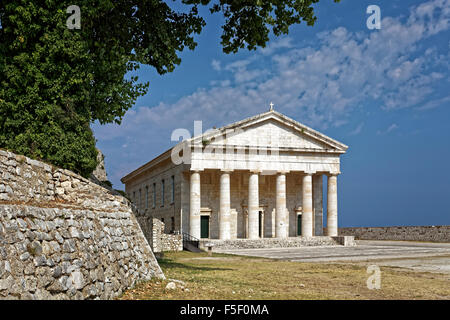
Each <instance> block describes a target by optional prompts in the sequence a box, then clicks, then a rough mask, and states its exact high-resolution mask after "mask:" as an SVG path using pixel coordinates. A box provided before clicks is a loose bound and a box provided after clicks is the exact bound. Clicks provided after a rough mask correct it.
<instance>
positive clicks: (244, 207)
mask: <svg viewBox="0 0 450 320" xmlns="http://www.w3.org/2000/svg"><path fill="white" fill-rule="evenodd" d="M347 148H348V147H347V146H346V145H345V144H343V143H341V142H338V141H336V140H334V139H332V138H330V137H327V136H326V135H324V134H322V133H320V132H318V131H315V130H313V129H311V128H309V127H307V126H305V125H303V124H301V123H299V122H297V121H295V120H293V119H290V118H288V117H286V116H285V115H283V114H281V113H279V112H277V111H274V110H272V109H271V110H270V111H268V112H265V113H262V114H259V115H257V116H254V117H251V118H247V119H245V120H242V121H239V122H236V123H233V124H230V125H228V126H225V127H222V128H220V129H215V130H212V131H208V132H206V133H203V134H200V135H197V136H194V137H193V138H190V139H187V140H185V141H184V142H180V143H179V144H177V145H176V146H174V147H173V148H171V149H169V150H167V151H166V152H164V153H163V154H161V155H160V156H158V157H156V158H155V159H153V160H151V161H150V162H148V163H146V164H145V165H143V166H141V167H139V168H138V169H136V170H134V171H133V172H131V173H129V174H128V175H126V176H125V177H123V178H122V179H121V181H122V182H123V183H124V184H125V191H126V193H127V194H128V195H129V196H130V198H131V200H132V202H133V203H134V204H135V206H136V207H137V209H138V210H139V211H140V213H141V214H145V215H149V216H151V217H153V218H158V219H161V220H162V221H163V222H164V223H165V226H166V230H165V231H166V232H169V233H170V232H175V231H180V232H183V233H187V234H189V235H191V236H193V237H195V238H198V239H222V240H229V239H239V238H243V239H245V238H247V239H259V238H273V237H275V238H287V237H296V236H304V237H312V236H322V235H327V236H337V232H338V224H337V222H338V210H337V209H338V205H337V199H338V196H337V194H338V191H337V179H338V175H339V174H340V173H341V172H340V156H341V155H342V154H344V153H345V152H346V150H347ZM325 181H326V182H325ZM325 193H326V201H327V212H326V225H327V227H326V228H324V222H325V221H324V218H323V217H324V195H325Z"/></svg>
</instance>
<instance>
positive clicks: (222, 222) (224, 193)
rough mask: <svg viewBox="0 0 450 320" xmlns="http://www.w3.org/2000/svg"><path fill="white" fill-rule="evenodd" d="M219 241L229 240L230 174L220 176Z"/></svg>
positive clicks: (225, 172) (223, 173) (224, 173)
mask: <svg viewBox="0 0 450 320" xmlns="http://www.w3.org/2000/svg"><path fill="white" fill-rule="evenodd" d="M219 205H220V208H219V239H221V240H229V239H230V238H231V232H230V173H229V172H228V171H224V172H222V173H221V175H220V203H219Z"/></svg>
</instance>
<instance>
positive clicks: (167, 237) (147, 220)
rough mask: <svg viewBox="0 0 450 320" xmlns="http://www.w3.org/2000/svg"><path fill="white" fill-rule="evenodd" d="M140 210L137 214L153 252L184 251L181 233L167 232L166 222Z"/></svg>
mask: <svg viewBox="0 0 450 320" xmlns="http://www.w3.org/2000/svg"><path fill="white" fill-rule="evenodd" d="M139 212H140V211H138V210H136V211H135V214H136V216H137V219H138V222H139V224H140V226H141V228H142V230H143V232H144V235H145V237H146V238H147V240H148V243H149V244H150V247H151V248H152V250H153V252H166V251H183V236H182V234H181V233H176V234H169V233H165V224H164V222H162V221H161V220H160V219H157V218H153V217H151V216H148V215H146V214H145V213H143V214H141V213H139Z"/></svg>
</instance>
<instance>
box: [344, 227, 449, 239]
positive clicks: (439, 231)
mask: <svg viewBox="0 0 450 320" xmlns="http://www.w3.org/2000/svg"><path fill="white" fill-rule="evenodd" d="M339 234H340V235H353V236H354V237H355V239H357V240H403V241H430V242H450V226H397V227H349V228H339Z"/></svg>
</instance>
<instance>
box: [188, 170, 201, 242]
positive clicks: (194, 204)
mask: <svg viewBox="0 0 450 320" xmlns="http://www.w3.org/2000/svg"><path fill="white" fill-rule="evenodd" d="M189 234H190V235H191V236H193V237H195V238H197V239H200V172H198V171H195V172H192V173H191V188H190V208H189Z"/></svg>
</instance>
